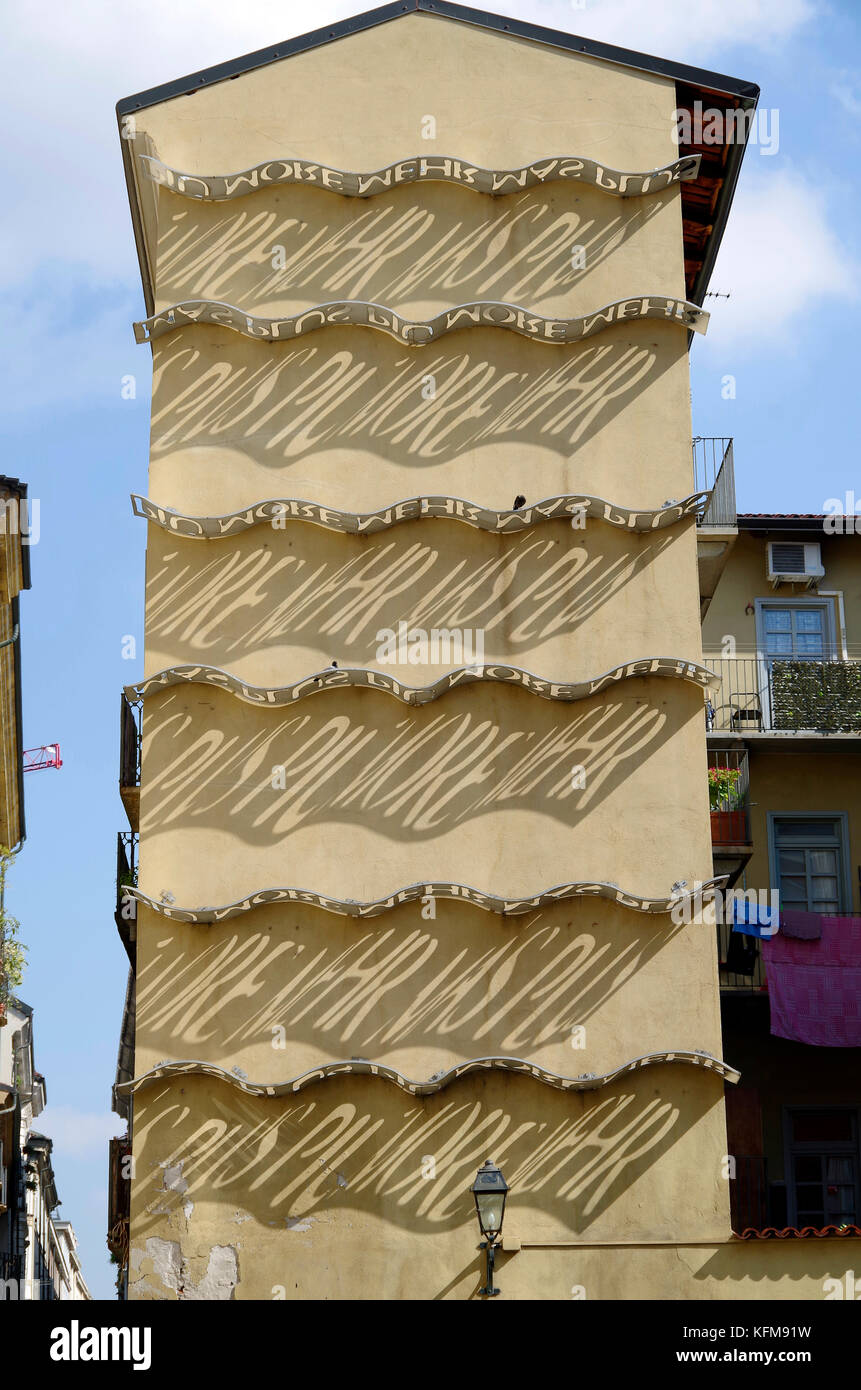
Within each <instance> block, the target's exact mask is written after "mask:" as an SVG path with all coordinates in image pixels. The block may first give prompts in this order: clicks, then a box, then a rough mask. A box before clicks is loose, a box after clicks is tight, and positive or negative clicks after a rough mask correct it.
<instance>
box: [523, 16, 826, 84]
mask: <svg viewBox="0 0 861 1390" xmlns="http://www.w3.org/2000/svg"><path fill="white" fill-rule="evenodd" d="M526 9H528V10H530V11H531V12H532V13H531V14H530V16H529V17H530V18H531V19H533V20H534V21H535V22H537V23H539V24H547V25H549V26H551V27H553V28H558V29H569V30H572V31H573V32H574V33H577V34H582V35H583V37H584V38H593V39H600V40H602V41H603V42H604V43H615V44H618V45H619V46H620V47H622V48H635V49H639V50H640V51H641V52H643V53H653V54H657V55H658V56H659V57H661V58H675V59H684V60H686V61H687V62H691V63H694V64H696V65H698V66H704V65H705V64H706V62H708V61H711V60H712V59H713V55H714V54H715V53H717V52H718V51H725V50H727V49H730V48H737V47H741V46H742V45H744V46H746V47H748V48H754V47H756V48H771V47H772V46H773V45H774V44H778V43H783V42H785V41H786V40H787V39H791V38H793V37H794V36H795V35H796V34H797V33H798V32H799V30H801V29H802V28H803V27H804V26H805V25H807V24H809V23H810V21H811V20H813V19H814V18H816V16H817V15H819V14H820V13H821V7H820V5H819V4H818V3H817V0H659V3H657V4H656V3H654V0H653V3H651V4H648V3H645V0H585V3H580V4H578V3H577V0H573V3H570V4H567V3H566V2H565V0H534V3H533V4H531V5H528V6H521V7H519V9H518V8H517V7H516V5H515V4H514V3H512V4H508V3H506V4H505V12H506V14H512V15H519V17H520V18H525V17H526V16H525V10H526ZM738 75H740V76H742V77H749V76H750V74H749V73H744V72H743V73H741V74H738Z"/></svg>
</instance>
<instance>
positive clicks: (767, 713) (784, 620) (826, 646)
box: [756, 598, 835, 729]
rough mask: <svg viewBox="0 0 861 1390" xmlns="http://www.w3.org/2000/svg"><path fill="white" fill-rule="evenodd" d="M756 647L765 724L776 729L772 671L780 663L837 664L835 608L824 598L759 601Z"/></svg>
mask: <svg viewBox="0 0 861 1390" xmlns="http://www.w3.org/2000/svg"><path fill="white" fill-rule="evenodd" d="M756 648H757V655H758V657H759V671H760V703H761V707H762V712H763V724H764V726H765V727H766V728H769V729H770V728H773V727H774V724H775V718H774V710H773V708H772V703H773V702H772V679H771V677H772V670H773V668H774V666H775V664H776V663H777V662H780V661H833V659H834V650H835V645H834V624H833V610H832V608H831V605H830V604H828V603H826V602H824V601H823V600H820V599H812V598H808V599H783V600H781V599H757V601H756Z"/></svg>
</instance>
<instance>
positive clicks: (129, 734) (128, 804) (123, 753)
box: [120, 695, 141, 830]
mask: <svg viewBox="0 0 861 1390" xmlns="http://www.w3.org/2000/svg"><path fill="white" fill-rule="evenodd" d="M140 787H141V706H140V705H133V704H131V702H130V701H129V700H127V699H126V697H125V695H122V696H120V797H121V798H122V803H123V806H124V807H125V810H126V815H127V816H128V818H129V825H130V826H131V828H132V830H138V829H140V799H141V792H140Z"/></svg>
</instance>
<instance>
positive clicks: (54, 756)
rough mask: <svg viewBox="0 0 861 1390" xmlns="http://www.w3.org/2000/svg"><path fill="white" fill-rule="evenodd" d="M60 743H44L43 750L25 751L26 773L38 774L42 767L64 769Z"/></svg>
mask: <svg viewBox="0 0 861 1390" xmlns="http://www.w3.org/2000/svg"><path fill="white" fill-rule="evenodd" d="M62 766H63V759H62V758H61V757H60V745H59V743H43V744H42V747H41V748H25V749H24V771H25V772H36V771H37V770H38V769H39V768H40V767H62Z"/></svg>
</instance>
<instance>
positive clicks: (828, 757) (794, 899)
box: [695, 439, 861, 1232]
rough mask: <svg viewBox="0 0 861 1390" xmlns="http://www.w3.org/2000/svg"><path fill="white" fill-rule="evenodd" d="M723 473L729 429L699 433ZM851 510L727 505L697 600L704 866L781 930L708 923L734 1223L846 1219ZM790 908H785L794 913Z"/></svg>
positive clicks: (852, 857) (855, 1061)
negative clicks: (708, 852)
mask: <svg viewBox="0 0 861 1390" xmlns="http://www.w3.org/2000/svg"><path fill="white" fill-rule="evenodd" d="M695 457H696V458H697V460H698V462H706V461H711V459H717V460H718V461H719V466H722V465H724V464H725V465H726V468H727V469H728V470H729V474H730V477H731V470H732V458H733V441H732V440H727V439H723V440H699V441H697V442H696V444H695ZM856 520H857V518H856V517H854V516H852V515H849V516H844V515H843V514H842V513H837V514H835V512H833V511H828V512H821V513H817V514H808V515H801V516H800V515H794V516H790V515H781V514H779V513H778V514H772V515H750V514H748V515H739V516H738V517H737V518H736V520H735V525H733V524H732V521H733V519H732V517H731V516H727V517H724V518H723V521H724V522H725V523H726V522H728V523H729V524H728V525H726V526H725V528H724V530H723V532H719V531H718V529H717V527H713V528H709V527H708V526H703V527H702V528H701V533H700V534H701V538H702V539H701V544H703V545H704V546H705V548H706V549H709V547H711V546H715V547H717V545H718V544H724V545H725V550H724V551H723V552H722V555H721V562H720V563H721V572H720V575H719V577H718V578H717V582H716V583H715V584H714V585H713V595H712V597H711V598H710V599H707V600H705V601H704V608H705V609H706V612H705V616H704V622H703V647H704V650H705V654H706V655H705V660H706V665H708V666H709V667H710V668H711V669H712V670H713V671H714V672H715V674H716V675H717V677H718V680H719V684H718V685H717V686H716V688H715V690H714V691H713V692H711V694H710V696H709V701H708V704H707V713H706V723H707V739H708V748H709V767H710V790H711V822H712V842H713V853H714V867H715V872H716V873H721V874H726V875H727V876H728V881H729V882H730V883H732V884H736V885H738V886H739V888H740V889H744V890H746V892H747V895H748V896H750V897H751V899H753V895H754V894H756V895H757V896H758V898H759V900H760V901H762V900H763V899H765V898H766V897H767V896H768V895H769V894H771V893H772V892H777V893H779V902H780V908H781V909H782V915H781V919H780V920H781V931H780V932H779V933H777V934H775V936H774V937H773V938H772V937H770V936H768V935H766V936H765V937H763V938H761V939H758V938H757V937H756V936H750V935H746V934H744V933H740V932H738V931H733V930H732V925H731V923H730V922H725V923H724V924H723V925H722V926H721V927H720V928H719V960H720V979H721V1004H722V1012H723V1020H724V1047H725V1048H726V1050H727V1051H728V1052H729V1053H731V1055H732V1057H733V1059H734V1060H735V1061H736V1064H737V1065H738V1066H739V1068H740V1070H741V1073H742V1079H741V1082H740V1084H739V1086H738V1087H737V1088H735V1089H734V1091H733V1092H732V1094H728V1096H727V1119H728V1129H729V1149H730V1151H731V1152H733V1153H734V1154H736V1155H737V1171H736V1176H735V1179H734V1180H733V1183H732V1185H731V1195H732V1198H733V1226H734V1229H736V1230H743V1229H751V1230H762V1229H766V1230H770V1231H782V1230H786V1229H787V1228H788V1229H790V1230H793V1231H802V1230H805V1229H807V1230H808V1231H815V1232H820V1231H822V1230H823V1229H827V1230H831V1231H832V1232H850V1231H852V1230H853V1229H854V1230H856V1231H857V1229H858V1227H859V1226H861V1152H859V1120H861V896H859V895H861V792H859V783H858V773H859V763H858V753H859V748H861V740H859V732H861V662H860V661H859V655H861V545H859V537H858V535H856V531H855V524H856ZM794 919H797V920H794Z"/></svg>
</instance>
